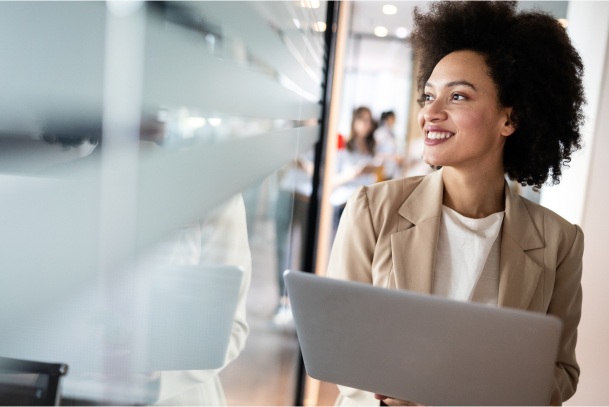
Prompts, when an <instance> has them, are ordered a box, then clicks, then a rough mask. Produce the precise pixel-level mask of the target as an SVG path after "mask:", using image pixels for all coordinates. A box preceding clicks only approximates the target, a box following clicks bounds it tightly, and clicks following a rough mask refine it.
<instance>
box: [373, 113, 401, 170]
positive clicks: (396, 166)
mask: <svg viewBox="0 0 609 407" xmlns="http://www.w3.org/2000/svg"><path fill="white" fill-rule="evenodd" d="M394 125H395V113H394V112H393V111H391V110H390V111H387V112H383V113H381V125H380V126H379V128H378V129H376V131H375V132H374V140H375V142H376V146H377V148H376V158H377V159H379V160H380V161H381V162H383V166H384V167H385V168H384V170H385V171H384V174H383V176H384V179H385V180H389V179H393V178H399V177H400V176H401V174H400V173H401V168H400V164H401V163H402V161H403V158H402V156H400V155H399V154H398V146H397V143H396V141H395V134H393V126H394Z"/></svg>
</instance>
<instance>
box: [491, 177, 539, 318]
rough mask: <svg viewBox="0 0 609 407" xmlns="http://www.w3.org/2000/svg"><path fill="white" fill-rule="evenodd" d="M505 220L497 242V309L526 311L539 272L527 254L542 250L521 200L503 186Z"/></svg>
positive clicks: (507, 187)
mask: <svg viewBox="0 0 609 407" xmlns="http://www.w3.org/2000/svg"><path fill="white" fill-rule="evenodd" d="M505 197H506V199H505V218H504V221H503V235H502V240H501V264H500V277H499V306H500V307H511V308H519V309H525V310H526V309H527V308H528V306H529V304H530V303H531V299H532V298H533V294H535V290H536V288H537V284H538V282H539V277H540V276H541V273H542V271H543V268H542V267H541V266H540V265H538V264H537V263H536V262H535V261H534V260H533V259H531V258H530V257H529V255H528V254H527V251H529V250H534V249H540V248H543V247H544V243H543V239H542V237H541V236H540V234H539V232H538V231H537V228H536V227H535V224H534V223H533V220H532V219H531V216H530V215H529V212H528V211H527V208H526V207H525V206H524V203H523V202H522V198H520V196H518V195H516V194H515V193H514V192H512V190H511V189H510V188H509V186H508V185H507V183H506V185H505Z"/></svg>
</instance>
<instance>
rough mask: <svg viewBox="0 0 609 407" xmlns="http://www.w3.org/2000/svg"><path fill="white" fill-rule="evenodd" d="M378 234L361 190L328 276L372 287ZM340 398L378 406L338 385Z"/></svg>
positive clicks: (342, 226)
mask: <svg viewBox="0 0 609 407" xmlns="http://www.w3.org/2000/svg"><path fill="white" fill-rule="evenodd" d="M376 236H377V235H376V233H375V231H374V227H373V224H372V217H371V216H370V205H369V202H368V196H367V188H366V187H359V188H358V189H357V190H356V191H355V192H354V193H353V195H351V198H349V201H348V202H347V206H346V207H345V210H344V211H343V214H342V216H341V219H340V223H339V225H338V230H337V232H336V237H335V239H334V244H333V246H332V253H331V254H330V263H329V265H328V270H327V272H326V276H328V277H331V278H336V279H340V280H350V281H359V282H362V283H368V284H372V258H373V256H374V248H375V246H376ZM338 390H339V391H340V396H339V398H338V399H337V401H336V405H340V406H373V405H376V406H378V405H379V404H380V402H379V401H378V400H376V399H375V398H374V394H373V393H370V392H367V391H363V390H359V389H353V388H351V387H346V386H338Z"/></svg>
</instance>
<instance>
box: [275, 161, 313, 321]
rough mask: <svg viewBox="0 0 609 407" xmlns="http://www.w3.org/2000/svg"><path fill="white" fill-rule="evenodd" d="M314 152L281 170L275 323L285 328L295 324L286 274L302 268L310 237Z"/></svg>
mask: <svg viewBox="0 0 609 407" xmlns="http://www.w3.org/2000/svg"><path fill="white" fill-rule="evenodd" d="M313 159H314V157H313V150H311V151H309V152H307V153H305V154H300V155H299V156H298V158H296V159H295V160H294V161H293V162H292V163H291V164H290V165H287V166H286V167H285V168H282V169H281V170H279V174H278V176H279V185H278V194H277V202H276V204H275V205H276V209H275V234H276V240H275V242H276V250H277V285H278V288H279V302H278V304H277V310H276V311H275V315H273V320H272V321H273V323H274V324H275V325H277V326H281V325H285V324H287V323H288V322H290V321H291V320H292V311H291V308H290V305H289V302H288V293H287V291H286V289H285V283H284V281H283V272H284V271H285V270H287V269H290V268H300V264H298V262H297V261H293V260H296V259H300V250H299V249H300V247H302V245H303V244H304V240H305V236H306V233H307V214H308V208H309V200H310V199H311V192H312V182H311V177H312V176H313V169H314V164H313Z"/></svg>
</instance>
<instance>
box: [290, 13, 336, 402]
mask: <svg viewBox="0 0 609 407" xmlns="http://www.w3.org/2000/svg"><path fill="white" fill-rule="evenodd" d="M339 10H340V1H328V7H327V11H326V31H325V35H324V45H325V47H324V48H325V49H324V83H323V88H324V90H323V99H322V101H321V103H322V113H321V120H320V124H321V125H320V134H319V139H318V140H317V143H316V144H315V168H314V170H313V179H312V183H313V191H312V193H311V200H310V203H309V208H308V209H309V211H308V214H307V234H306V241H305V250H304V256H303V257H302V266H301V267H302V271H306V272H309V273H315V263H316V261H317V242H318V232H319V218H320V209H321V196H322V191H323V182H324V179H323V175H322V174H323V173H324V170H325V164H326V144H327V134H328V125H329V122H330V102H331V99H332V84H333V81H334V62H335V58H336V39H337V38H336V37H337V33H338V15H339ZM296 369H297V371H296V391H295V395H294V405H295V406H302V405H303V403H304V392H305V378H306V370H305V366H304V360H303V359H302V353H301V352H300V349H299V350H298V363H297V367H296Z"/></svg>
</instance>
